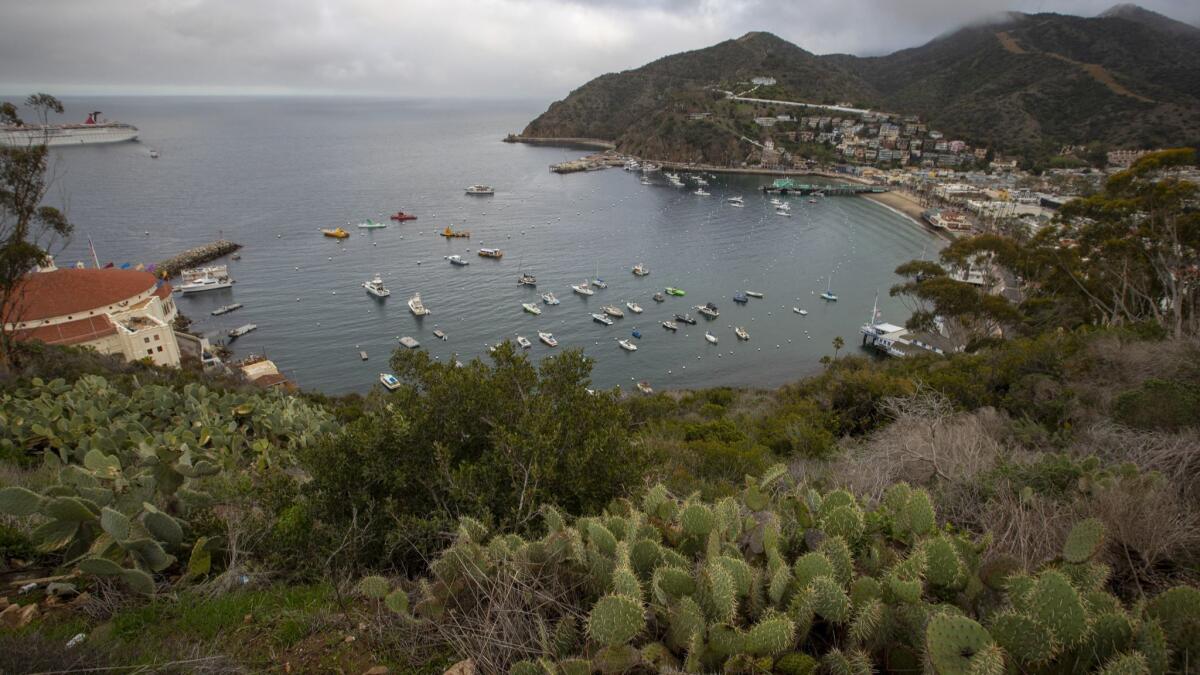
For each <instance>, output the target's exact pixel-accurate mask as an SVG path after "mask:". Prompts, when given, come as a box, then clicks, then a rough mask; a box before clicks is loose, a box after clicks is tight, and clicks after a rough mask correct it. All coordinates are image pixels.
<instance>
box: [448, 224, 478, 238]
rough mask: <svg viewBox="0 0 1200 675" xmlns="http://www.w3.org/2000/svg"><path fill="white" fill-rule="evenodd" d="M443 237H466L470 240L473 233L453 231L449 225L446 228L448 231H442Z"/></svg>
mask: <svg viewBox="0 0 1200 675" xmlns="http://www.w3.org/2000/svg"><path fill="white" fill-rule="evenodd" d="M442 236H443V237H446V238H450V237H466V238H468V239H469V238H470V237H471V233H470V232H467V231H465V230H463V231H457V232H456V231H455V230H452V229H450V226H449V225H447V226H446V229H444V230H442Z"/></svg>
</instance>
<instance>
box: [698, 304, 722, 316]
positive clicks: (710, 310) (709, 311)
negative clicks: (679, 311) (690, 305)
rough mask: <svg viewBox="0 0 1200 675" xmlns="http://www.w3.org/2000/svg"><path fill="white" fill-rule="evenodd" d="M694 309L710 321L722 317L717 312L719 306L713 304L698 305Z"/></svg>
mask: <svg viewBox="0 0 1200 675" xmlns="http://www.w3.org/2000/svg"><path fill="white" fill-rule="evenodd" d="M694 309H695V310H696V311H697V312H700V313H701V314H703V315H704V316H707V317H708V318H710V319H715V318H717V317H718V316H721V313H720V312H718V311H717V306H716V305H714V304H712V303H711V302H709V303H706V304H703V305H696V306H695V308H694Z"/></svg>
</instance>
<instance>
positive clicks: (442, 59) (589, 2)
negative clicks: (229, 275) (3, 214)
mask: <svg viewBox="0 0 1200 675" xmlns="http://www.w3.org/2000/svg"><path fill="white" fill-rule="evenodd" d="M1114 1H1115V0H1012V1H1011V2H1009V3H1008V4H1001V3H997V2H993V1H991V0H558V1H553V0H474V1H467V0H425V1H414V0H0V91H3V92H5V93H13V92H16V93H23V92H28V91H35V90H36V91H48V92H51V93H56V94H60V95H68V94H80V93H85V94H86V93H114V94H123V93H129V94H144V93H166V94H171V93H346V94H378V95H395V96H419V97H432V96H457V97H476V96H485V97H501V98H530V97H532V98H545V99H557V98H561V97H563V96H565V95H566V94H567V93H568V92H569V91H570V90H571V89H573V88H575V87H577V86H579V85H581V84H583V83H584V82H586V81H587V80H589V79H591V78H593V77H595V76H597V75H600V74H603V73H606V72H611V71H617V70H624V69H628V68H634V67H637V66H639V65H642V64H644V63H646V62H648V61H651V60H653V59H656V58H658V57H660V56H663V55H666V54H671V53H675V52H679V51H684V50H688V49H697V48H700V47H705V46H708V45H711V44H713V43H716V42H720V41H721V40H724V39H728V38H731V37H737V36H739V35H741V34H743V33H745V32H747V31H751V30H768V31H771V32H773V33H775V34H777V35H779V36H781V37H783V38H785V39H787V40H790V41H792V42H794V43H796V44H798V45H800V46H801V47H803V48H805V49H807V50H809V51H812V52H816V53H818V54H824V53H830V52H849V53H853V54H860V55H877V54H883V53H888V52H891V51H894V50H896V49H902V48H904V47H911V46H915V45H918V44H921V43H924V42H926V41H928V40H929V39H931V38H933V37H935V36H937V35H938V34H941V33H943V32H946V31H948V30H952V29H954V28H956V27H958V26H961V25H963V24H965V23H969V22H972V21H977V20H980V19H982V18H984V17H987V16H990V15H995V14H996V13H997V12H998V11H999V10H1001V9H1013V10H1019V11H1027V12H1037V11H1054V12H1061V13H1068V14H1079V15H1084V16H1091V15H1095V14H1097V13H1099V12H1101V11H1103V10H1105V9H1107V8H1108V6H1110V5H1111V4H1113V3H1114ZM1141 4H1142V6H1144V7H1147V8H1149V9H1153V10H1155V11H1158V12H1161V13H1163V14H1166V15H1168V16H1171V17H1173V18H1176V19H1180V20H1183V21H1187V22H1189V23H1192V24H1194V25H1195V24H1200V2H1197V0H1145V2H1142V3H1141Z"/></svg>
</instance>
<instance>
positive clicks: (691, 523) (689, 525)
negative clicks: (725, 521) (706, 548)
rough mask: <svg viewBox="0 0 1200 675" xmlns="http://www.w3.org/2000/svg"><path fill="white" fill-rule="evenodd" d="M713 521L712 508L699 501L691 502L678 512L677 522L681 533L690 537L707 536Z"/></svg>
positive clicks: (714, 520)
mask: <svg viewBox="0 0 1200 675" xmlns="http://www.w3.org/2000/svg"><path fill="white" fill-rule="evenodd" d="M715 523H716V517H715V516H714V515H713V512H712V509H710V508H709V507H708V506H706V505H704V504H701V503H699V502H692V503H691V504H688V505H687V506H685V507H684V508H683V510H682V511H680V512H679V524H680V525H681V526H682V527H683V533H684V534H686V535H688V536H690V537H708V533H709V532H712V530H713V526H714V525H715Z"/></svg>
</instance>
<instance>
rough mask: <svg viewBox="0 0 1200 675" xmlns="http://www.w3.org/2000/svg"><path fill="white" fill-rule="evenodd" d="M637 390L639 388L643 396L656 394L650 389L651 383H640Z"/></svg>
mask: <svg viewBox="0 0 1200 675" xmlns="http://www.w3.org/2000/svg"><path fill="white" fill-rule="evenodd" d="M637 388H638V391H640V392H642V393H643V394H653V393H654V390H653V389H651V388H650V383H649V382H647V381H645V380H642V381H640V382H638V383H637Z"/></svg>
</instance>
